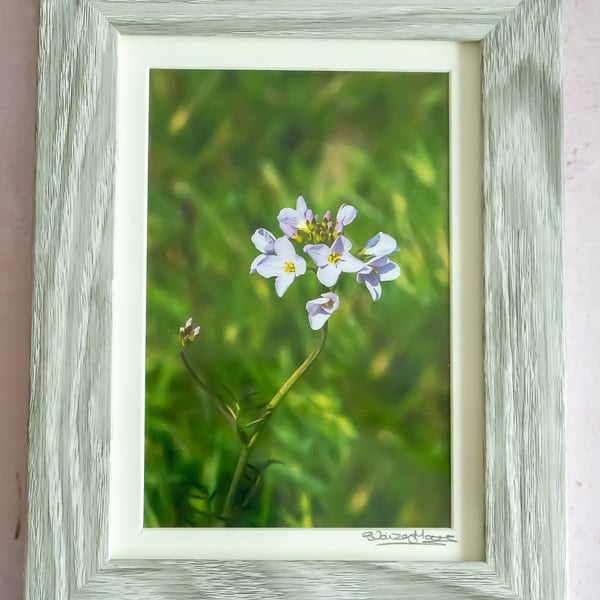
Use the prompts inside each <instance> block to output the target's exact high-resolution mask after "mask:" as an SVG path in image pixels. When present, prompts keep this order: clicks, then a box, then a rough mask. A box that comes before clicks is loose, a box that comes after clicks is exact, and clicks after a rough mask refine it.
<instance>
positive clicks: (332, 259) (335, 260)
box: [327, 252, 342, 265]
mask: <svg viewBox="0 0 600 600" xmlns="http://www.w3.org/2000/svg"><path fill="white" fill-rule="evenodd" d="M340 260H342V255H341V254H338V253H337V252H332V253H331V254H330V255H329V256H328V257H327V262H329V263H331V264H332V265H337V264H338V263H339V262H340Z"/></svg>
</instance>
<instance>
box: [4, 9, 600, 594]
mask: <svg viewBox="0 0 600 600" xmlns="http://www.w3.org/2000/svg"><path fill="white" fill-rule="evenodd" d="M37 11H38V6H37V1H36V0H2V1H1V2H0V81H1V82H2V85H1V87H0V332H1V335H2V338H1V343H0V390H1V391H0V600H13V599H15V600H16V599H19V598H22V596H23V567H24V552H25V543H24V539H25V535H26V530H25V522H24V521H25V519H24V514H25V502H24V496H25V493H26V491H25V484H26V460H27V454H26V452H27V408H28V407H27V403H28V391H29V335H30V325H29V324H30V316H31V315H30V312H31V300H30V298H31V278H32V269H31V266H32V228H33V189H34V187H33V186H34V162H33V161H34V128H35V103H36V53H37V21H38V16H37ZM564 24H565V27H564V33H563V39H564V70H565V161H566V171H565V174H566V182H565V187H566V194H567V197H566V215H565V223H566V247H565V250H566V255H565V260H566V267H565V282H566V292H565V297H566V307H567V436H568V437H567V455H568V477H567V481H568V494H569V545H570V549H569V558H570V583H569V586H570V596H569V597H570V598H572V599H574V600H575V599H581V600H584V599H585V600H589V599H590V598H594V597H597V595H598V589H600V569H598V564H600V520H599V519H598V514H597V513H598V510H597V507H598V506H600V467H599V466H598V464H599V462H598V461H599V457H600V357H599V356H600V353H599V350H600V342H599V341H598V340H600V310H598V308H597V306H598V300H597V299H598V298H600V227H599V225H598V223H599V222H600V202H598V200H599V190H600V60H599V59H598V57H600V27H599V25H600V3H599V2H597V0H564ZM20 490H22V491H20Z"/></svg>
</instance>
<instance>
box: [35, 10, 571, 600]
mask: <svg viewBox="0 0 600 600" xmlns="http://www.w3.org/2000/svg"><path fill="white" fill-rule="evenodd" d="M451 4H452V6H450V7H448V6H447V5H446V4H444V5H442V4H441V3H439V2H438V1H437V0H431V1H430V2H426V3H421V4H420V5H419V7H415V6H413V5H412V4H410V3H406V2H402V1H395V2H388V1H387V0H380V1H378V2H375V4H371V5H370V6H369V7H361V6H357V5H354V4H353V3H351V2H346V1H345V0H344V1H340V2H335V3H330V4H327V3H326V4H324V5H323V4H317V3H310V2H309V3H308V4H306V3H304V4H302V6H300V5H298V4H296V3H286V4H284V5H281V4H280V3H277V4H276V3H273V2H271V0H264V1H263V2H260V3H258V4H256V3H252V5H248V4H247V3H243V2H237V1H236V0H233V1H232V2H227V3H223V2H219V3H217V2H210V1H208V2H202V3H199V2H196V1H192V0H190V1H181V2H177V3H169V4H165V3H158V2H154V1H151V0H125V1H123V0H119V1H117V0H85V1H84V2H75V1H74V0H60V1H59V2H45V1H44V0H42V13H41V34H40V35H41V40H42V43H41V45H40V92H39V94H40V96H39V123H40V125H39V133H38V167H37V214H36V223H37V224H36V275H35V277H36V282H35V291H34V323H33V345H32V404H31V442H30V485H29V490H30V491H29V493H30V513H29V529H30V532H31V533H30V541H29V552H28V575H27V597H28V598H46V597H48V596H52V597H56V598H68V599H71V598H80V597H81V598H106V597H115V598H131V599H134V598H162V597H169V598H171V597H172V598H187V597H203V596H205V595H209V596H210V597H231V596H232V595H233V596H242V595H243V596H244V597H248V598H266V597H274V598H275V597H277V598H287V597H289V598H294V597H334V598H337V597H339V598H345V597H350V596H352V597H365V598H385V597H391V596H400V595H405V596H407V597H415V598H429V599H435V598H465V597H468V598H482V599H483V598H489V599H496V598H523V599H525V598H528V599H529V598H531V599H540V600H541V599H542V598H543V599H544V600H545V599H547V598H556V599H563V598H565V549H564V524H565V503H564V482H563V474H564V456H563V421H564V413H563V389H562V384H563V365H562V329H563V327H562V306H561V301H560V299H561V293H562V291H561V290H562V279H561V269H562V258H561V248H562V237H561V236H562V188H561V166H560V165H561V122H560V102H561V101H560V94H561V83H560V65H559V60H558V56H559V52H558V48H559V27H558V23H559V19H558V15H559V5H558V2H554V1H551V2H548V1H543V2H542V1H541V0H522V1H518V0H511V1H510V2H505V3H503V4H502V6H500V5H499V4H498V3H497V2H492V1H491V0H490V1H489V2H486V3H483V4H482V3H479V4H477V6H475V3H473V2H471V0H460V1H456V2H454V3H451ZM431 40H435V41H431ZM479 42H481V43H479ZM484 413H485V414H484Z"/></svg>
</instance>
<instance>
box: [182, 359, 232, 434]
mask: <svg viewBox="0 0 600 600" xmlns="http://www.w3.org/2000/svg"><path fill="white" fill-rule="evenodd" d="M180 354H181V360H182V361H183V364H184V365H185V368H186V369H187V370H188V373H189V374H190V375H191V376H192V378H193V380H194V381H195V382H196V383H197V384H198V386H199V387H200V388H201V389H203V390H204V391H205V392H206V393H207V394H208V396H209V398H210V399H211V400H212V402H213V404H214V405H215V408H216V409H217V410H218V411H219V412H220V413H221V414H222V415H223V416H224V417H225V418H226V419H227V420H228V421H229V422H230V423H231V422H233V415H231V414H230V413H229V412H228V411H227V409H226V408H225V407H224V406H223V404H222V402H221V399H220V398H219V397H218V396H217V395H216V394H215V393H214V392H213V391H212V390H211V389H210V387H209V386H208V384H207V383H206V381H204V379H202V377H200V375H198V373H196V371H194V369H193V368H192V365H190V363H189V362H188V359H187V356H186V355H185V352H184V351H183V350H182V351H181V352H180Z"/></svg>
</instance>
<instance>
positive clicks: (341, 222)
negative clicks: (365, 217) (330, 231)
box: [335, 204, 358, 233]
mask: <svg viewBox="0 0 600 600" xmlns="http://www.w3.org/2000/svg"><path fill="white" fill-rule="evenodd" d="M357 214H358V211H357V210H356V208H354V206H351V205H350V204H342V205H341V206H340V208H339V210H338V212H337V215H336V217H335V230H336V232H338V233H341V232H342V231H343V230H344V227H345V226H346V225H349V224H350V223H352V221H354V219H355V218H356V215H357Z"/></svg>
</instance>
